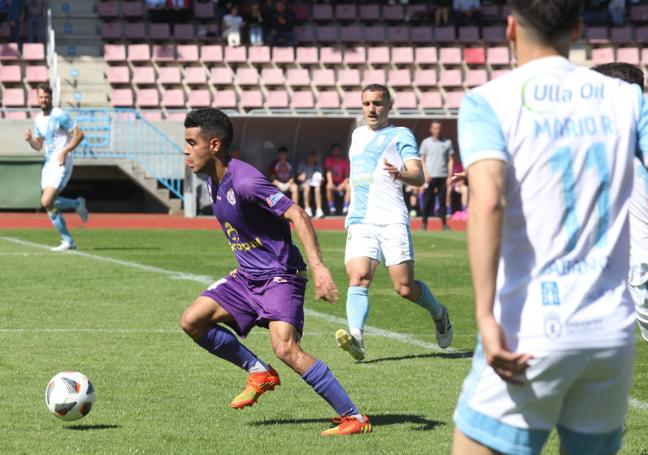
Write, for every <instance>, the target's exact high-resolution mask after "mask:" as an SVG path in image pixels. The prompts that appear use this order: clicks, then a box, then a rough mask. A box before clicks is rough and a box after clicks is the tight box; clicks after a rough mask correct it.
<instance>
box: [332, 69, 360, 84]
mask: <svg viewBox="0 0 648 455" xmlns="http://www.w3.org/2000/svg"><path fill="white" fill-rule="evenodd" d="M337 80H338V83H339V84H340V86H341V87H353V86H358V85H360V71H359V70H357V69H355V68H351V69H343V70H339V71H338V74H337Z"/></svg>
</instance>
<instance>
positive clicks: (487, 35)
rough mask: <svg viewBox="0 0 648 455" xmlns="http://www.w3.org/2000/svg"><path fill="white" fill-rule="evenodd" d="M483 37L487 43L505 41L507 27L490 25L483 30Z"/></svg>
mask: <svg viewBox="0 0 648 455" xmlns="http://www.w3.org/2000/svg"><path fill="white" fill-rule="evenodd" d="M482 38H483V40H484V41H485V42H486V43H492V44H497V43H505V42H506V27H504V26H503V25H489V26H486V27H484V29H483V30H482Z"/></svg>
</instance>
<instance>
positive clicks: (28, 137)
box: [25, 128, 33, 142]
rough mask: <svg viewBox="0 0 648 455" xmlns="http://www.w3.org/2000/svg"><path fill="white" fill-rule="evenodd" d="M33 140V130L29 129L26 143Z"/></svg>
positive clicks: (26, 134) (26, 132)
mask: <svg viewBox="0 0 648 455" xmlns="http://www.w3.org/2000/svg"><path fill="white" fill-rule="evenodd" d="M32 139H33V136H32V130H31V129H29V128H27V129H26V130H25V141H26V142H31V141H32Z"/></svg>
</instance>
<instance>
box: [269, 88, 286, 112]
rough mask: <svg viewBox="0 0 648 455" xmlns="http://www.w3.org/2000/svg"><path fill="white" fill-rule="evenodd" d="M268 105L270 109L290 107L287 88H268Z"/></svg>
mask: <svg viewBox="0 0 648 455" xmlns="http://www.w3.org/2000/svg"><path fill="white" fill-rule="evenodd" d="M266 106H268V108H270V109H288V92H287V91H285V90H268V94H267V96H266Z"/></svg>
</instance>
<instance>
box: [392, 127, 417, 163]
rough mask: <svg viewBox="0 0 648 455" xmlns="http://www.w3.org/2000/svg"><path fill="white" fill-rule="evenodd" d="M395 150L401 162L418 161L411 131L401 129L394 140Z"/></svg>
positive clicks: (414, 139)
mask: <svg viewBox="0 0 648 455" xmlns="http://www.w3.org/2000/svg"><path fill="white" fill-rule="evenodd" d="M396 149H397V150H398V154H399V155H400V157H401V159H402V160H403V162H405V161H407V160H412V159H414V160H418V159H420V156H419V153H418V145H417V144H416V138H415V137H414V134H413V133H412V131H411V130H409V129H407V128H403V131H401V132H400V133H399V134H398V138H397V139H396Z"/></svg>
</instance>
